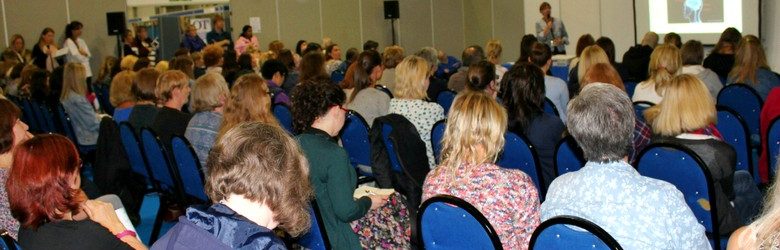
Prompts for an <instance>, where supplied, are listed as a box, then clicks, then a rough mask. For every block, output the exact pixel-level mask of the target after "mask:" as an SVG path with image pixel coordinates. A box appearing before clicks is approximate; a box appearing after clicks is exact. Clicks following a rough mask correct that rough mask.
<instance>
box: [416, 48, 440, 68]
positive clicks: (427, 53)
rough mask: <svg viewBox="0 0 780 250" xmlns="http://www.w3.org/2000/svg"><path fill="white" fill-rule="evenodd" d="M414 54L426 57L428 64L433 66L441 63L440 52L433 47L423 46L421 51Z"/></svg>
mask: <svg viewBox="0 0 780 250" xmlns="http://www.w3.org/2000/svg"><path fill="white" fill-rule="evenodd" d="M414 55H415V56H419V57H421V58H422V59H425V61H427V62H428V65H431V66H432V67H436V66H438V65H439V52H438V51H437V50H436V49H435V48H433V47H423V48H422V49H420V51H417V53H414Z"/></svg>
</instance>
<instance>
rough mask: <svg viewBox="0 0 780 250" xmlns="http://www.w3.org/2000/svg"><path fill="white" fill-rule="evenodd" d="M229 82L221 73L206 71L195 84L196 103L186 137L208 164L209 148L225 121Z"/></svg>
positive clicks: (193, 99) (194, 103)
mask: <svg viewBox="0 0 780 250" xmlns="http://www.w3.org/2000/svg"><path fill="white" fill-rule="evenodd" d="M229 91H230V90H228V87H227V82H225V78H223V77H222V76H221V75H219V74H217V73H206V74H205V75H203V76H201V77H200V78H198V80H196V81H195V85H193V86H192V95H191V98H192V105H191V106H190V109H192V112H194V114H193V115H192V119H190V122H189V123H188V124H187V129H186V130H185V131H184V137H186V138H187V140H188V141H190V144H192V148H193V149H195V154H197V155H198V160H199V161H200V166H206V158H207V157H208V156H209V150H211V147H212V146H214V142H215V141H216V139H217V132H218V131H219V127H220V125H221V124H222V112H223V111H224V110H225V104H226V103H228V102H229V101H230V100H229V99H228V98H230V96H229V94H230V93H229Z"/></svg>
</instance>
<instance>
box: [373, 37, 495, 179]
mask: <svg viewBox="0 0 780 250" xmlns="http://www.w3.org/2000/svg"><path fill="white" fill-rule="evenodd" d="M477 47H478V46H477ZM466 50H469V49H466ZM480 50H481V49H480ZM478 62H479V61H476V62H474V64H476V63H478ZM430 68H431V66H430V65H428V63H427V62H426V61H425V59H422V58H420V57H418V56H407V57H406V58H405V59H404V60H403V61H401V63H400V64H398V67H396V71H395V79H396V83H395V87H396V90H395V98H393V99H391V100H390V108H389V109H388V113H391V114H399V115H402V116H404V118H406V119H407V120H409V122H411V123H412V124H414V127H415V128H416V129H417V133H418V134H420V139H422V141H423V142H424V143H425V155H426V156H428V166H430V167H434V166H436V163H435V161H434V158H433V149H431V129H432V128H433V124H434V123H436V122H437V121H439V120H442V119H444V118H446V117H445V116H444V109H443V108H442V107H441V106H439V104H437V103H432V102H427V101H425V98H426V97H427V93H426V90H427V89H428V76H429V74H430ZM465 79H466V75H465V72H464V75H463V80H464V81H465ZM463 88H465V82H464V85H463Z"/></svg>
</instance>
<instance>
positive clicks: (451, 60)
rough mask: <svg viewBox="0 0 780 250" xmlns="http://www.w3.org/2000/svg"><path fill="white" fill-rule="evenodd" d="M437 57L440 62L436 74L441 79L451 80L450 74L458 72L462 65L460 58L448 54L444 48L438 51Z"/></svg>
mask: <svg viewBox="0 0 780 250" xmlns="http://www.w3.org/2000/svg"><path fill="white" fill-rule="evenodd" d="M436 58H437V59H439V64H437V65H436V73H435V74H434V75H435V76H436V77H437V78H439V79H444V80H449V79H450V76H452V74H455V72H458V69H459V68H460V66H461V65H462V64H461V62H460V60H458V59H457V58H455V57H454V56H451V55H447V53H445V52H444V51H443V50H439V51H437V53H436Z"/></svg>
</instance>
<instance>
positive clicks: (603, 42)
mask: <svg viewBox="0 0 780 250" xmlns="http://www.w3.org/2000/svg"><path fill="white" fill-rule="evenodd" d="M596 45H598V46H599V47H601V49H603V50H604V53H606V54H607V58H608V59H609V63H615V43H613V42H612V39H609V37H605V36H602V37H599V39H598V40H596Z"/></svg>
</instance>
